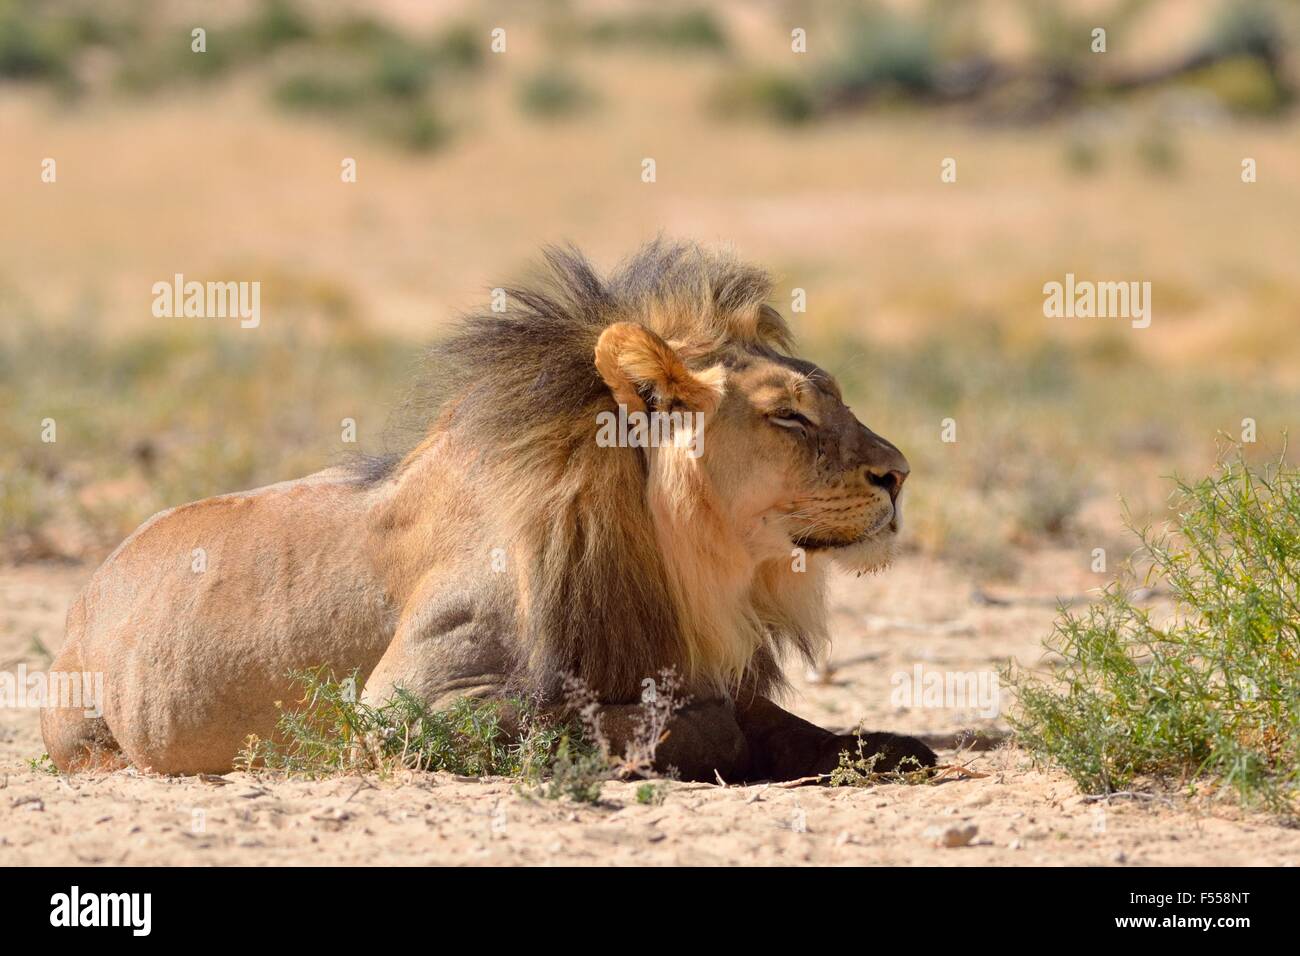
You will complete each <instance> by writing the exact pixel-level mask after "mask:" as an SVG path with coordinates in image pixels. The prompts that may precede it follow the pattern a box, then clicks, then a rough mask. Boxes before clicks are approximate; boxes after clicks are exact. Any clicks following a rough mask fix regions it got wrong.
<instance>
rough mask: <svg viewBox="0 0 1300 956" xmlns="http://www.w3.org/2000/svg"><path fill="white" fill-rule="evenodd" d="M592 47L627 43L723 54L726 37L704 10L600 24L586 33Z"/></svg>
mask: <svg viewBox="0 0 1300 956" xmlns="http://www.w3.org/2000/svg"><path fill="white" fill-rule="evenodd" d="M588 36H589V37H590V38H591V40H592V41H593V42H595V43H601V44H605V43H629V44H641V45H644V46H652V47H666V48H669V49H677V50H692V49H693V50H724V49H726V47H727V35H726V33H725V31H724V30H723V28H722V25H721V24H720V23H719V22H718V20H717V18H716V17H715V16H714V15H713V13H712V12H711V11H709V10H706V9H703V8H701V9H696V10H682V11H678V12H668V13H664V12H658V11H655V12H646V13H636V14H631V15H627V16H621V17H610V18H607V19H604V20H601V21H599V22H598V23H596V24H595V25H594V26H592V27H591V28H590V30H589V31H588Z"/></svg>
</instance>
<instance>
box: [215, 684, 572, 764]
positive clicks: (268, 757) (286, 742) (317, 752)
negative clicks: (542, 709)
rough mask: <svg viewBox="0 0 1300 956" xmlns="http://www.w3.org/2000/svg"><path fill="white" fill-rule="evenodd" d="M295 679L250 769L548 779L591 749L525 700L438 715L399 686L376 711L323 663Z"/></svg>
mask: <svg viewBox="0 0 1300 956" xmlns="http://www.w3.org/2000/svg"><path fill="white" fill-rule="evenodd" d="M294 679H295V681H296V682H297V683H298V684H299V685H300V686H301V687H302V690H303V696H302V698H301V699H300V700H299V701H298V705H297V706H296V707H295V708H293V709H287V710H282V712H281V715H280V719H279V722H278V725H277V728H276V735H275V739H274V740H260V739H258V738H256V737H250V738H249V741H248V744H247V746H246V747H245V750H244V753H243V755H242V757H241V759H240V763H241V764H242V765H243V766H245V767H247V768H249V769H252V768H255V767H263V768H265V769H267V770H271V771H278V772H282V773H287V774H292V775H295V776H306V777H323V776H328V775H330V774H335V773H346V772H357V771H362V772H380V773H388V772H392V771H395V770H401V769H408V770H424V771H439V770H441V771H446V772H448V773H455V774H461V775H463V776H469V777H486V776H506V777H523V778H525V779H540V778H541V777H542V776H544V775H545V776H549V775H550V769H549V768H550V767H551V765H552V764H553V763H555V762H556V761H557V759H562V760H564V761H566V762H574V761H579V760H583V759H585V758H586V756H587V755H588V754H589V753H590V752H591V748H589V747H586V746H585V745H584V744H583V743H582V742H581V741H580V740H576V739H570V738H571V733H572V732H571V730H570V729H569V728H567V727H565V726H562V725H560V724H557V723H554V722H551V721H548V720H546V719H545V718H543V717H542V716H541V715H540V714H539V713H538V712H537V710H536V709H535V708H534V707H533V706H532V705H531V704H530V703H529V702H527V701H523V700H517V699H516V700H476V699H473V698H469V697H463V698H460V699H458V700H456V701H455V702H453V703H452V705H451V706H450V707H449V708H447V709H446V710H441V711H436V710H431V709H430V708H429V707H428V705H426V704H425V703H424V702H423V701H421V700H419V699H418V698H416V697H414V696H412V695H411V694H408V693H406V692H405V691H402V690H400V689H399V690H398V691H397V694H396V696H395V697H394V699H393V700H392V701H391V702H389V703H387V704H384V705H383V706H380V707H375V706H372V705H370V704H366V703H364V702H362V701H359V700H358V699H357V695H358V693H359V688H358V682H357V680H356V675H355V674H354V675H353V676H352V677H349V678H346V679H344V680H338V679H336V678H335V676H334V675H333V673H331V672H330V671H329V670H328V668H325V667H321V668H317V669H315V670H308V671H304V672H302V673H300V674H297V675H295V678H294Z"/></svg>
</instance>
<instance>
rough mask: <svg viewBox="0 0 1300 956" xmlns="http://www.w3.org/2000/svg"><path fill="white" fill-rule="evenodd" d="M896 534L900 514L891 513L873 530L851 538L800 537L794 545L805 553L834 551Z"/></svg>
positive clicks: (867, 530)
mask: <svg viewBox="0 0 1300 956" xmlns="http://www.w3.org/2000/svg"><path fill="white" fill-rule="evenodd" d="M886 531H887V532H889V533H890V534H895V533H897V531H898V514H897V513H896V512H894V511H891V512H890V515H889V519H888V520H887V521H880V522H877V523H876V524H875V526H873V527H871V528H867V529H866V530H865V531H863V532H862V533H860V534H858V535H856V536H854V537H851V538H834V537H832V538H822V537H817V536H815V535H798V536H796V537H795V538H794V543H795V544H796V545H798V546H799V547H801V548H803V549H804V550H805V551H833V550H835V549H837V548H851V547H853V546H854V545H857V544H862V543H864V542H866V541H870V540H871V539H872V538H875V537H877V536H878V535H881V534H884V533H885V532H886Z"/></svg>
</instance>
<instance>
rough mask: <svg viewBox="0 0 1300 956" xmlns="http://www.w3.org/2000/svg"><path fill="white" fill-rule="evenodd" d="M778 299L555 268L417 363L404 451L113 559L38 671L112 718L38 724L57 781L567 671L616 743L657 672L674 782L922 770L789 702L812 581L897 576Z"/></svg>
mask: <svg viewBox="0 0 1300 956" xmlns="http://www.w3.org/2000/svg"><path fill="white" fill-rule="evenodd" d="M771 291H772V282H771V280H770V279H769V277H768V276H767V275H766V274H765V273H764V272H762V271H761V270H759V269H757V268H753V267H750V266H747V265H744V264H742V263H739V262H738V261H736V260H735V259H734V258H733V257H731V256H730V255H726V254H722V253H718V252H714V251H709V250H706V249H703V248H701V247H699V246H697V245H694V244H689V243H671V242H667V241H664V240H657V241H655V242H653V243H651V244H649V245H648V246H646V247H644V248H643V249H642V250H641V251H639V252H638V253H636V254H635V255H634V256H633V257H632V258H631V259H629V260H628V261H627V262H626V263H625V264H624V265H623V266H621V267H620V268H619V269H617V270H616V271H615V272H614V273H613V274H612V275H611V276H610V277H608V278H607V279H602V278H601V277H600V276H599V275H598V274H597V273H596V272H595V270H594V269H593V267H592V266H591V265H590V264H589V263H588V261H587V260H586V259H585V258H584V257H583V256H582V254H581V253H579V252H578V251H577V250H575V249H573V248H568V247H566V248H563V249H549V250H547V251H546V253H545V255H544V269H543V271H542V274H541V275H540V277H539V278H538V280H537V281H535V282H530V283H525V284H521V285H520V286H519V287H517V288H510V289H508V290H507V302H508V308H507V309H506V311H504V312H502V313H497V312H492V311H486V312H483V313H481V314H473V315H470V316H468V317H466V318H464V319H463V320H462V322H461V324H460V325H459V326H458V327H457V328H456V330H455V331H454V332H453V333H452V334H451V335H450V336H449V337H447V338H446V339H445V340H444V341H443V342H442V344H441V345H438V346H436V347H435V348H434V349H432V350H431V352H430V354H429V358H428V371H427V375H426V377H425V378H424V379H423V381H424V382H425V384H426V385H427V386H428V395H427V397H428V399H429V408H430V411H429V412H428V416H427V418H426V419H425V426H424V433H423V434H422V435H421V437H420V439H419V440H418V442H417V443H416V444H415V445H414V447H412V448H411V449H410V450H409V451H407V452H406V453H404V454H401V455H397V456H389V457H385V458H371V459H364V460H361V461H359V462H350V463H347V464H345V465H339V466H335V467H332V468H329V469H327V470H325V471H321V472H319V473H317V474H314V475H311V476H309V477H306V478H302V479H300V480H296V481H286V482H283V483H280V484H274V485H270V486H268V487H265V488H259V489H256V490H254V491H248V492H241V493H236V494H227V495H221V496H218V497H214V498H208V499H205V500H202V501H198V502H194V503H191V504H186V505H181V506H180V507H177V508H173V509H171V510H169V511H165V512H162V513H160V514H158V515H156V516H154V517H153V518H151V519H149V520H148V521H146V522H145V523H144V524H143V525H142V526H141V527H140V528H139V529H138V530H136V531H135V532H134V533H133V534H132V535H131V536H130V537H129V538H127V539H126V541H124V542H123V543H122V544H121V545H120V546H119V547H118V548H117V550H116V551H114V552H113V553H112V554H111V555H110V556H109V557H108V559H107V560H106V561H105V562H104V564H103V565H102V566H101V567H100V568H99V569H98V570H97V571H96V572H95V574H94V576H93V577H92V578H91V580H90V582H89V584H88V585H87V587H86V589H85V591H84V593H82V595H81V596H80V597H79V599H78V600H77V601H76V602H75V603H74V604H73V605H72V607H71V609H70V611H69V613H68V620H67V639H66V642H65V643H64V645H63V647H62V649H61V650H60V651H59V653H58V655H57V657H56V659H55V660H54V662H53V664H52V666H51V670H53V671H56V672H69V673H87V672H88V673H93V674H100V673H102V674H103V675H104V676H103V683H104V688H105V693H104V700H103V702H102V705H101V709H102V713H100V714H98V715H95V714H94V713H93V712H88V711H86V710H84V709H78V708H71V707H66V706H65V707H60V706H57V705H55V704H54V703H51V704H50V705H49V706H47V708H46V709H45V710H44V711H43V712H42V717H41V727H42V732H43V735H44V738H45V743H46V747H47V749H48V751H49V754H50V757H51V759H52V760H53V762H54V764H55V765H56V766H57V767H58V768H59V769H60V770H63V771H73V770H80V769H91V768H103V769H111V768H117V767H123V766H126V765H132V766H135V767H137V768H140V769H143V770H149V771H153V772H157V773H162V774H198V773H213V774H220V773H226V772H229V771H231V770H232V768H233V765H234V763H235V761H236V758H237V756H238V755H239V754H240V752H241V750H242V749H243V748H244V746H245V743H246V740H247V738H248V737H249V735H250V734H256V735H258V736H259V737H261V738H263V739H268V738H272V737H273V736H274V734H275V731H276V724H277V717H278V714H279V711H278V710H277V702H281V701H284V700H286V699H290V697H289V695H291V694H292V692H293V682H292V677H291V675H293V674H294V673H296V672H302V671H304V670H307V669H311V668H316V667H320V666H322V665H326V666H328V667H329V668H330V669H332V670H333V671H334V672H335V673H351V672H353V671H355V672H356V673H357V675H358V678H359V680H360V681H362V682H363V684H362V686H363V688H364V690H363V694H364V696H363V699H364V700H366V701H367V702H370V703H374V704H382V703H384V702H385V701H387V700H390V699H392V698H393V696H394V695H395V693H396V692H397V691H398V690H399V689H401V690H404V691H405V692H407V693H410V694H414V695H416V696H418V697H419V698H420V699H422V700H424V701H425V702H427V703H428V704H429V705H430V706H431V707H434V708H440V707H444V706H446V705H448V704H449V703H450V702H452V701H454V700H455V699H456V698H458V697H463V696H471V697H476V698H487V699H492V698H499V699H506V698H507V697H508V696H509V697H514V696H515V695H524V696H527V697H530V698H532V699H535V700H537V701H540V702H542V703H543V704H544V705H545V706H547V707H552V708H555V709H556V711H557V712H558V711H562V710H563V708H564V694H565V686H566V680H570V681H574V680H576V681H579V682H581V683H582V684H583V685H585V687H586V688H588V689H589V691H590V694H591V695H592V696H594V697H595V698H596V700H597V701H598V702H599V704H600V708H601V717H602V725H603V728H604V729H605V731H606V732H607V733H609V734H611V735H612V736H613V737H615V738H618V737H619V736H620V735H623V736H626V734H627V733H629V732H630V731H629V728H630V727H631V726H632V725H633V724H634V723H635V721H634V719H633V714H634V713H635V712H636V711H637V709H638V701H639V700H640V699H641V695H642V693H643V686H644V683H645V681H646V680H647V679H654V677H655V675H658V674H661V673H663V672H665V671H672V672H674V673H675V674H676V675H677V679H678V680H679V682H680V684H681V686H682V688H683V690H684V691H685V693H686V694H687V695H688V696H689V698H690V701H691V703H690V704H689V706H687V707H686V708H685V709H683V710H681V711H680V712H678V713H677V715H676V716H675V717H674V719H673V721H672V723H671V724H670V725H669V732H668V735H667V736H666V738H665V739H664V741H663V743H662V744H661V746H660V748H659V751H658V753H657V754H656V757H655V761H656V767H657V768H659V769H664V770H666V769H668V768H670V767H671V768H673V769H675V770H676V772H677V773H679V774H680V776H681V777H683V778H684V779H691V780H710V781H712V780H715V779H717V778H719V777H721V778H722V779H724V780H727V781H747V780H761V779H767V780H784V779H794V778H799V777H805V776H810V775H813V774H823V773H826V772H829V771H830V770H832V769H834V768H835V767H836V766H837V764H838V762H839V760H840V755H841V753H842V752H843V751H845V750H850V751H854V752H856V751H858V749H859V748H861V750H862V752H865V753H868V754H875V753H879V754H881V755H882V758H881V761H880V762H878V763H877V767H878V768H879V769H888V768H891V767H895V766H897V765H898V764H899V762H900V761H903V760H905V759H907V758H911V760H913V761H915V762H916V763H918V764H920V765H927V766H928V765H933V764H934V761H935V756H934V754H933V753H932V752H931V751H930V749H929V748H928V747H926V746H925V744H923V743H922V742H920V741H918V740H915V739H913V738H910V737H904V736H897V735H893V734H888V733H862V734H860V735H857V734H837V733H833V732H831V731H828V730H824V729H822V728H820V727H817V726H815V725H813V724H811V723H809V722H807V721H804V720H802V719H800V718H799V717H796V716H794V715H793V714H790V713H788V712H787V711H785V710H784V709H782V708H781V707H780V706H779V705H778V704H777V703H776V702H775V700H776V699H777V698H778V697H779V696H780V695H781V694H782V692H783V691H784V690H785V689H786V681H785V679H784V677H783V673H782V663H783V661H784V660H785V659H786V658H787V656H791V655H793V656H794V657H802V658H803V659H805V660H807V661H809V662H812V661H814V660H817V659H820V658H821V656H822V655H823V653H824V650H825V648H826V646H827V643H828V632H827V625H826V610H825V603H826V602H825V597H824V586H825V582H826V579H827V574H828V571H829V568H830V567H831V566H832V565H838V566H840V567H841V568H845V569H847V570H849V571H852V572H864V571H878V570H880V569H882V568H884V567H885V566H886V565H887V564H888V562H889V560H890V558H891V556H892V553H893V551H894V548H895V541H896V539H897V535H898V529H899V520H900V511H899V496H900V493H901V492H902V489H903V484H904V482H905V480H906V478H907V476H908V471H909V468H908V463H907V459H906V458H905V457H904V456H903V454H902V453H901V452H900V451H899V450H898V449H897V448H896V447H895V446H894V445H893V444H891V443H890V442H889V441H887V440H885V439H884V438H882V437H881V436H879V435H877V434H876V433H875V432H873V431H871V430H870V429H869V428H867V427H866V426H865V425H863V424H862V423H861V422H860V421H858V419H857V418H855V417H854V415H853V413H852V412H851V411H850V410H849V409H848V407H847V406H846V405H845V404H844V401H843V397H842V395H841V393H840V389H839V387H838V385H837V384H836V382H835V380H834V378H832V376H830V375H829V374H827V373H826V372H825V371H824V370H822V369H821V368H819V367H818V366H816V365H814V364H813V363H811V362H808V361H805V360H803V359H800V358H797V357H795V356H794V354H793V342H792V337H791V332H790V329H789V327H788V326H787V324H786V322H785V321H784V320H783V318H782V317H781V316H780V314H779V313H778V312H777V311H776V309H774V308H773V307H772V306H771V305H770V304H768V301H767V300H768V298H769V296H770V293H771ZM421 407H423V406H421ZM647 423H649V424H647ZM598 439H600V440H598ZM198 555H201V556H202V559H203V560H202V561H198V560H197V559H196V557H195V556H198ZM612 743H613V744H614V745H615V746H617V740H614V741H612Z"/></svg>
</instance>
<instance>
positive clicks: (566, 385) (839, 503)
mask: <svg viewBox="0 0 1300 956" xmlns="http://www.w3.org/2000/svg"><path fill="white" fill-rule="evenodd" d="M548 264H549V271H548V273H547V274H546V275H545V276H544V277H543V280H542V281H541V282H539V283H534V284H529V285H525V286H520V287H517V288H513V289H509V290H507V295H508V301H509V308H508V310H507V311H506V312H505V313H504V314H497V313H484V314H481V315H477V316H471V317H470V318H468V319H467V320H466V322H465V324H464V326H463V327H462V329H461V331H460V332H459V333H458V334H457V335H455V336H453V337H452V338H451V339H450V340H448V341H447V342H445V343H443V344H442V345H441V346H439V347H438V348H436V349H435V350H434V351H433V352H432V353H431V358H432V362H433V368H432V369H431V373H430V375H429V381H430V382H431V383H433V384H435V385H436V386H437V388H438V392H439V394H438V395H437V396H436V400H437V401H438V403H439V404H440V406H441V411H440V413H439V414H438V417H437V419H436V422H435V424H434V426H433V436H431V437H437V438H438V439H439V440H444V439H445V441H444V442H443V444H444V446H446V447H459V448H461V449H462V455H463V457H464V458H465V460H466V461H467V462H472V466H467V467H472V469H473V471H474V475H475V485H474V493H475V495H476V496H477V497H478V499H479V501H480V503H481V505H482V507H481V510H480V511H479V513H478V514H479V517H478V518H477V519H476V520H477V522H478V524H477V525H476V526H475V529H474V539H475V540H476V541H477V542H478V546H480V547H482V548H483V549H488V548H491V547H492V546H493V545H494V544H497V543H502V542H505V543H508V546H509V548H508V549H509V551H510V553H511V554H512V555H513V556H514V557H515V558H516V559H517V560H515V561H513V562H512V563H511V567H512V569H514V576H513V578H512V579H511V581H512V585H511V586H512V589H513V590H512V592H511V599H512V600H513V602H514V605H515V608H516V614H517V616H518V630H519V635H520V638H519V639H520V647H519V655H520V658H521V659H522V660H523V661H524V664H523V665H522V666H523V667H524V668H525V670H526V671H527V672H528V673H529V675H530V677H531V682H532V683H533V685H534V686H536V687H539V688H541V689H542V690H543V691H547V690H551V691H553V690H555V689H556V688H557V687H558V685H559V682H560V680H561V678H562V675H564V674H566V673H574V674H577V675H579V676H581V677H582V678H584V679H585V680H586V681H587V682H588V683H589V684H590V685H591V686H593V687H594V688H595V689H596V690H597V692H598V693H599V694H600V695H601V697H602V699H604V700H607V701H617V700H620V699H635V698H636V695H637V694H638V693H639V689H640V685H641V681H642V680H643V679H644V678H645V677H647V676H652V675H654V674H656V673H658V672H659V671H660V670H661V669H662V668H664V667H676V668H677V669H678V670H679V671H680V672H681V673H682V674H684V675H685V677H686V678H687V680H688V681H689V682H690V684H691V686H692V687H693V688H694V690H695V692H696V693H712V692H721V693H724V694H733V695H734V694H736V693H740V692H744V691H746V690H748V691H755V692H760V693H771V692H772V691H773V690H775V689H777V688H778V687H779V685H780V684H781V683H782V678H781V669H780V666H779V661H780V658H781V656H782V653H783V651H785V650H786V649H791V648H792V649H794V650H795V651H797V652H799V653H801V654H802V655H803V656H804V657H806V658H813V657H815V656H817V655H818V654H819V653H820V651H821V649H822V646H823V644H824V642H825V640H826V628H825V620H824V619H825V607H824V604H825V601H824V597H823V582H824V574H825V570H826V565H827V563H828V562H829V561H831V560H832V559H833V560H834V561H836V562H837V563H839V564H840V565H842V566H843V567H845V568H848V569H849V570H853V571H864V570H875V569H878V568H880V567H883V566H884V564H885V563H887V561H888V558H889V555H890V553H891V550H892V546H893V541H894V539H895V536H896V534H897V531H898V520H899V519H898V516H899V511H898V507H899V501H898V499H899V492H900V491H901V488H902V485H903V481H904V479H905V478H906V476H907V472H908V466H907V461H906V459H904V457H903V455H902V454H901V453H900V452H899V451H898V449H897V448H895V447H894V446H893V445H892V444H890V443H889V442H888V441H886V440H885V439H883V438H881V437H880V436H878V435H876V434H875V433H873V432H872V431H870V430H869V429H868V428H867V427H866V426H864V425H863V424H862V423H861V422H859V421H858V420H857V418H855V417H854V415H853V413H852V412H851V411H850V410H849V409H848V407H847V406H846V405H845V404H844V402H843V399H842V397H841V394H840V390H839V388H838V386H837V385H836V383H835V381H834V379H833V378H832V377H831V376H830V375H829V374H827V373H826V372H825V371H823V370H822V369H820V368H818V367H817V366H815V365H813V364H812V363H810V362H807V361H804V360H802V359H799V358H795V357H794V356H793V355H792V343H791V336H790V332H789V329H788V327H787V326H786V324H785V322H784V321H783V320H782V318H781V316H780V315H779V314H778V313H777V312H776V311H775V310H774V309H773V308H772V307H771V306H769V305H768V304H767V303H766V301H765V300H766V299H767V297H768V296H769V294H770V292H771V282H770V280H769V279H768V277H767V276H766V275H765V274H764V273H763V272H761V271H759V270H757V269H754V268H751V267H748V266H744V265H741V264H739V263H737V262H735V261H734V260H732V259H731V258H729V257H726V256H722V255H717V254H713V253H709V252H706V251H704V250H701V249H700V248H699V247H696V246H693V245H673V244H667V243H663V242H656V243H653V244H651V245H649V246H648V247H646V248H645V249H643V250H642V251H641V252H640V253H638V255H636V256H635V257H633V259H631V260H630V261H629V262H628V263H627V264H625V265H624V266H623V268H622V269H620V270H619V271H618V272H617V273H616V274H614V275H613V276H612V277H611V278H609V279H608V280H605V279H601V278H600V277H599V276H597V275H596V273H595V272H594V271H593V270H592V269H591V267H590V266H589V265H588V264H587V263H586V261H585V260H584V259H583V258H582V257H581V256H580V255H578V254H577V253H576V252H574V251H571V250H567V251H552V252H551V253H549V254H548ZM448 443H449V444H448ZM422 447H428V442H426V444H425V446H422ZM419 453H420V452H419V451H418V450H417V452H416V453H413V455H415V454H419ZM412 459H413V456H408V459H407V462H408V463H409V462H410V461H412ZM403 467H404V468H405V467H406V465H404V466H403Z"/></svg>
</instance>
